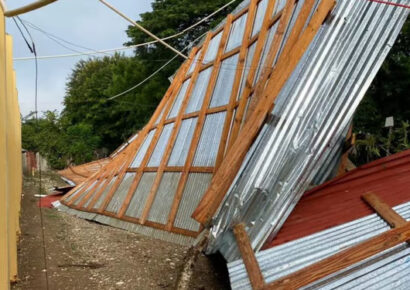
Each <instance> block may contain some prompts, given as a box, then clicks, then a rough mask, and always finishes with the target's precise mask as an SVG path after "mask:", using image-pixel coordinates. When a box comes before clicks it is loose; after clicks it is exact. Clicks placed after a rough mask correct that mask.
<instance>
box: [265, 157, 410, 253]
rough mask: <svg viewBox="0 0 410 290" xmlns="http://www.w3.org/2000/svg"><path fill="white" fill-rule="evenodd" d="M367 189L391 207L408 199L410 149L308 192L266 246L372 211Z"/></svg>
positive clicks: (353, 218) (409, 193) (344, 221)
mask: <svg viewBox="0 0 410 290" xmlns="http://www.w3.org/2000/svg"><path fill="white" fill-rule="evenodd" d="M366 192H373V193H375V194H377V195H378V196H379V197H380V198H382V199H383V200H384V201H385V202H386V203H387V204H389V205H390V206H395V205H398V204H401V203H404V202H407V201H409V200H410V150H407V151H404V152H402V153H399V154H395V155H391V156H389V157H386V158H382V159H380V160H377V161H375V162H372V163H369V164H367V165H365V166H363V167H359V168H357V169H355V170H353V171H350V172H349V173H347V174H345V175H344V176H341V177H340V178H336V179H334V180H331V181H329V182H327V183H325V184H323V185H322V186H319V187H317V188H314V189H312V190H311V191H308V192H307V193H306V194H305V195H304V196H303V197H302V198H301V200H300V201H299V203H298V204H297V205H296V207H295V209H294V210H293V212H292V213H291V215H290V216H289V218H288V219H287V220H286V222H285V223H284V224H283V227H282V229H281V230H280V231H279V233H278V235H277V237H276V238H274V239H273V241H269V240H268V243H267V244H266V245H265V248H269V247H272V246H274V245H279V244H282V243H284V242H288V241H292V240H295V239H298V238H301V237H304V236H307V235H310V234H313V233H315V232H318V231H322V230H325V229H327V228H330V227H333V226H336V225H340V224H343V223H347V222H350V221H352V220H356V219H358V218H361V217H364V216H366V215H369V214H371V213H373V211H372V209H371V208H369V207H368V206H367V205H366V204H365V203H364V202H363V201H362V200H361V196H362V194H364V193H366ZM272 238H273V237H272Z"/></svg>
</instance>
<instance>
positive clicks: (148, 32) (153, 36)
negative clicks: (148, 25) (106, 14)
mask: <svg viewBox="0 0 410 290" xmlns="http://www.w3.org/2000/svg"><path fill="white" fill-rule="evenodd" d="M99 1H100V2H101V3H103V4H104V5H105V6H107V7H108V8H110V9H111V10H112V11H114V12H115V13H116V14H118V15H119V16H121V17H122V18H124V19H125V20H127V21H128V22H129V23H131V24H132V25H134V26H135V27H137V28H138V29H139V30H141V31H142V32H144V33H146V34H148V35H149V36H151V37H152V38H154V39H155V40H157V41H158V42H159V43H161V44H162V45H164V46H165V47H167V48H169V49H170V50H172V51H173V52H175V53H176V54H178V55H179V56H182V57H183V58H185V59H187V58H188V57H187V56H186V55H185V54H183V53H182V52H180V51H179V50H178V49H176V48H174V47H172V46H171V45H169V44H168V43H166V42H165V41H163V40H162V39H161V38H159V37H158V36H156V35H155V34H153V33H152V32H151V31H149V30H147V29H145V28H144V27H142V26H141V25H140V24H138V23H137V22H135V21H134V20H132V19H131V18H129V17H128V16H127V15H125V14H124V13H122V12H121V11H120V10H118V9H117V8H115V7H114V6H112V5H111V4H110V3H108V2H106V1H104V0H99Z"/></svg>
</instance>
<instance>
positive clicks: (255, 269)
mask: <svg viewBox="0 0 410 290" xmlns="http://www.w3.org/2000/svg"><path fill="white" fill-rule="evenodd" d="M233 233H234V235H235V238H236V243H237V245H238V248H239V251H240V253H241V256H242V259H243V263H244V264H245V268H246V271H247V272H248V277H249V280H250V281H251V285H252V288H253V289H254V290H257V289H263V287H264V286H265V280H264V278H263V275H262V272H261V269H260V267H259V264H258V260H256V257H255V254H254V252H253V249H252V245H251V242H250V240H249V237H248V234H247V233H246V230H245V225H244V224H243V223H241V224H237V225H235V226H234V227H233Z"/></svg>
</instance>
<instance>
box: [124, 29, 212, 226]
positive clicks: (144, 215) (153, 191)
mask: <svg viewBox="0 0 410 290" xmlns="http://www.w3.org/2000/svg"><path fill="white" fill-rule="evenodd" d="M210 40H211V34H210V33H208V35H207V37H206V39H205V43H204V45H203V47H202V50H201V52H200V53H201V55H200V56H199V58H198V63H197V64H196V66H195V67H194V72H193V74H192V77H191V81H190V83H189V85H188V88H187V91H186V92H185V96H184V98H183V101H182V103H181V107H180V108H179V111H178V114H177V116H176V118H175V124H174V127H173V128H172V132H171V135H170V138H169V139H168V144H167V146H166V148H165V152H164V154H163V156H162V160H161V163H160V165H159V167H158V171H157V175H156V176H155V179H154V182H153V184H152V187H151V190H150V192H149V194H148V197H147V200H146V201H145V207H144V210H143V211H142V214H141V219H140V222H141V224H145V222H146V220H147V218H148V215H149V212H150V210H151V207H152V204H153V203H154V200H155V196H156V194H157V191H158V188H159V185H160V184H161V180H162V176H163V174H164V169H165V167H166V165H167V163H168V159H169V156H170V155H171V152H172V149H173V148H174V143H175V140H176V137H177V135H178V132H179V129H180V127H181V124H182V116H183V115H184V113H185V109H186V107H187V105H188V102H189V99H190V97H191V94H192V91H193V89H194V87H195V84H196V81H197V80H198V76H199V69H200V67H201V64H202V60H203V58H204V56H205V53H206V50H207V49H208V45H209V42H210ZM194 52H195V53H193V56H192V59H195V54H196V52H198V50H197V49H196V48H195V49H194ZM124 214H125V211H124V212H122V215H121V216H123V215H124Z"/></svg>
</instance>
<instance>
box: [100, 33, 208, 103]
mask: <svg viewBox="0 0 410 290" xmlns="http://www.w3.org/2000/svg"><path fill="white" fill-rule="evenodd" d="M205 34H206V33H203V34H202V35H200V36H198V37H197V38H196V39H195V40H194V41H192V43H191V44H189V45H187V46H185V47H184V48H183V49H182V50H181V51H185V50H187V49H188V48H190V47H191V46H192V44H193V43H195V42H196V41H198V40H199V39H201V38H202V37H203V36H204V35H205ZM177 57H178V55H175V56H174V57H172V58H171V59H169V60H168V61H167V62H166V63H165V64H163V65H162V66H161V67H160V68H158V69H157V70H156V71H154V72H153V73H152V74H150V75H149V76H148V77H146V78H145V79H144V80H142V81H141V82H139V83H138V84H136V85H135V86H133V87H131V88H129V89H127V90H125V91H123V92H121V93H119V94H117V95H115V96H112V97H110V98H108V100H114V99H116V98H118V97H121V96H123V95H125V94H127V93H129V92H131V91H133V90H135V89H136V88H138V87H139V86H141V85H143V84H144V83H146V82H147V81H148V80H150V79H151V78H153V77H154V76H155V75H157V74H158V73H159V72H160V71H162V70H163V69H164V68H165V67H167V66H168V65H169V64H170V63H171V62H172V61H173V60H175V59H176V58H177Z"/></svg>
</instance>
